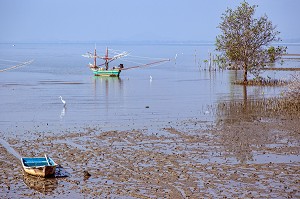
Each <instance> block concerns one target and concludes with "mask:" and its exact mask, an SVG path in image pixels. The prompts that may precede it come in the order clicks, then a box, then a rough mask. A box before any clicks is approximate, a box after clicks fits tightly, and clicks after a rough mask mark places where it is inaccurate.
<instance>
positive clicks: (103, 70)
mask: <svg viewBox="0 0 300 199" xmlns="http://www.w3.org/2000/svg"><path fill="white" fill-rule="evenodd" d="M128 54H129V53H127V52H125V51H124V52H122V53H119V54H116V55H114V56H112V57H109V56H108V48H106V54H105V56H98V55H97V50H96V47H95V50H94V54H92V53H90V52H88V53H87V54H85V55H82V56H83V57H87V58H93V59H94V63H93V64H91V63H90V64H89V68H90V69H91V70H92V71H93V73H94V75H95V76H105V77H119V75H120V73H121V71H122V69H123V68H124V67H123V64H119V66H117V67H112V68H109V63H110V62H112V61H114V60H116V59H119V58H121V57H125V56H127V55H128ZM97 59H102V60H104V63H103V64H100V65H97Z"/></svg>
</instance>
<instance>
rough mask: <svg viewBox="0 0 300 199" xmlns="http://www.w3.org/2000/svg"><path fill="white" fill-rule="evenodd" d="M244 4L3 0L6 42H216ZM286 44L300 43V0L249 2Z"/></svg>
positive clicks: (233, 0) (223, 0) (0, 15)
mask: <svg viewBox="0 0 300 199" xmlns="http://www.w3.org/2000/svg"><path fill="white" fill-rule="evenodd" d="M240 2H242V0H106V1H103V0H0V42H31V41H35V42H42V41H106V40H125V41H127V40H185V41H187V40H198V41H199V40H200V41H214V40H215V37H216V35H217V34H219V29H217V26H218V24H219V23H220V17H221V14H222V13H224V11H225V10H226V8H227V7H230V8H235V7H236V6H237V5H239V4H240ZM248 2H249V3H250V5H253V4H256V5H258V6H259V7H258V8H257V16H261V15H262V14H264V13H266V14H267V15H268V17H269V19H270V20H271V21H272V22H273V24H275V25H277V30H279V31H280V32H281V35H280V37H281V38H282V39H294V38H300V25H299V24H300V22H299V20H300V11H299V10H300V0H249V1H248Z"/></svg>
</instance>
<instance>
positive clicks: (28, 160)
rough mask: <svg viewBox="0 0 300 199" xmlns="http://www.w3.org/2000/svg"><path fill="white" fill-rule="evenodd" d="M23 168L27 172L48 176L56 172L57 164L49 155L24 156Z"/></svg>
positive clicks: (22, 160)
mask: <svg viewBox="0 0 300 199" xmlns="http://www.w3.org/2000/svg"><path fill="white" fill-rule="evenodd" d="M21 163H22V166H23V169H24V171H25V172H26V173H28V174H31V175H35V176H40V177H48V176H52V175H54V174H55V169H56V166H57V164H56V163H55V162H54V161H53V160H52V159H51V158H50V157H48V156H46V155H45V157H23V158H21Z"/></svg>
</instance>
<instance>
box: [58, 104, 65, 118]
mask: <svg viewBox="0 0 300 199" xmlns="http://www.w3.org/2000/svg"><path fill="white" fill-rule="evenodd" d="M65 114H66V107H65V106H64V107H63V109H62V110H61V113H60V116H59V117H60V119H62V118H63V117H64V116H65Z"/></svg>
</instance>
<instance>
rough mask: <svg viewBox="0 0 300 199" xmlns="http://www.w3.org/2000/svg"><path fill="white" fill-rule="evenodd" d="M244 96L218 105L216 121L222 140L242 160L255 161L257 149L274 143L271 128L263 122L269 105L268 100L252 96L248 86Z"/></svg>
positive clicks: (242, 161)
mask: <svg viewBox="0 0 300 199" xmlns="http://www.w3.org/2000/svg"><path fill="white" fill-rule="evenodd" d="M241 87H242V88H243V99H242V100H230V101H226V102H224V101H222V102H219V104H218V105H217V116H216V122H217V125H218V128H219V130H220V131H219V133H220V138H221V143H222V144H223V146H224V147H225V150H226V151H228V152H230V153H231V154H233V155H234V156H235V157H236V158H237V160H238V161H239V162H241V163H246V162H248V161H253V156H254V155H253V150H254V149H255V150H257V149H258V148H261V147H263V146H266V145H267V144H269V143H274V138H273V136H272V134H271V133H272V132H271V130H272V129H270V128H268V126H267V124H266V123H262V122H261V120H262V117H263V115H264V116H266V115H265V113H266V111H267V109H269V108H270V107H268V106H266V100H265V99H260V100H254V99H251V98H250V99H249V98H248V94H247V86H241Z"/></svg>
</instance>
